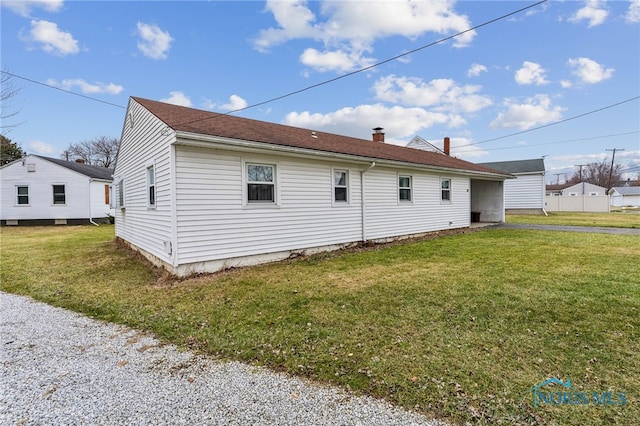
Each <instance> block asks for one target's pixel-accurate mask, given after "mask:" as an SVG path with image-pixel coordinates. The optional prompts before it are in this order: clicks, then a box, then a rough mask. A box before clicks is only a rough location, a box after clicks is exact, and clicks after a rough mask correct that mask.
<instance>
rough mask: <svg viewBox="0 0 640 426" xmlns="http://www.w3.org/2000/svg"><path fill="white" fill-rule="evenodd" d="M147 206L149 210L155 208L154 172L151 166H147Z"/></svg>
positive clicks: (153, 167)
mask: <svg viewBox="0 0 640 426" xmlns="http://www.w3.org/2000/svg"><path fill="white" fill-rule="evenodd" d="M147 206H148V207H149V208H155V206H156V171H155V166H154V165H153V164H152V165H150V166H147Z"/></svg>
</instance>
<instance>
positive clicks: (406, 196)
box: [398, 176, 412, 201]
mask: <svg viewBox="0 0 640 426" xmlns="http://www.w3.org/2000/svg"><path fill="white" fill-rule="evenodd" d="M411 181H412V179H411V176H398V199H399V200H400V201H411V200H412V196H411Z"/></svg>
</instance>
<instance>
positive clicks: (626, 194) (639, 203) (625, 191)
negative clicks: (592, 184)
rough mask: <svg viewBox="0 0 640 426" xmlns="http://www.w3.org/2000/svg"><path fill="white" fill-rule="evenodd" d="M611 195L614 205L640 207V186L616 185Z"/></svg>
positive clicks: (610, 192)
mask: <svg viewBox="0 0 640 426" xmlns="http://www.w3.org/2000/svg"><path fill="white" fill-rule="evenodd" d="M609 195H610V197H611V205H612V206H614V207H640V186H614V187H613V188H611V191H609Z"/></svg>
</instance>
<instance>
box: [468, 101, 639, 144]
mask: <svg viewBox="0 0 640 426" xmlns="http://www.w3.org/2000/svg"><path fill="white" fill-rule="evenodd" d="M636 99H640V96H634V97H633V98H629V99H625V100H624V101H620V102H616V103H615V104H611V105H607V106H606V107H602V108H598V109H594V110H593V111H589V112H585V113H583V114H579V115H574V116H573V117H569V118H565V119H564V120H560V121H554V122H553V123H549V124H545V125H542V126H538V127H533V128H531V129H527V130H523V131H521V132H516V133H511V134H508V135H504V136H498V137H497V138H491V139H486V140H483V141H480V142H474V143H470V144H468V145H466V146H470V145H480V144H482V143H487V142H493V141H497V140H500V139H505V138H509V137H511V136H516V135H521V134H523V133H529V132H533V131H534V130H540V129H544V128H545V127H551V126H555V125H557V124H561V123H566V122H567V121H571V120H575V119H576V118H581V117H584V116H586V115H589V114H594V113H596V112H600V111H604V110H605V109H609V108H613V107H616V106H619V105H622V104H625V103H627V102H631V101H635V100H636Z"/></svg>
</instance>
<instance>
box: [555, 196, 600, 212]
mask: <svg viewBox="0 0 640 426" xmlns="http://www.w3.org/2000/svg"><path fill="white" fill-rule="evenodd" d="M545 209H546V210H547V211H548V212H608V211H609V196H608V195H574V196H560V197H554V196H547V201H546V207H545Z"/></svg>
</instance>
